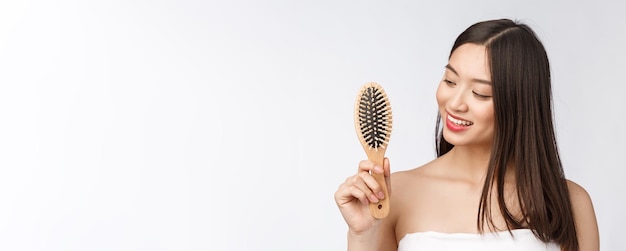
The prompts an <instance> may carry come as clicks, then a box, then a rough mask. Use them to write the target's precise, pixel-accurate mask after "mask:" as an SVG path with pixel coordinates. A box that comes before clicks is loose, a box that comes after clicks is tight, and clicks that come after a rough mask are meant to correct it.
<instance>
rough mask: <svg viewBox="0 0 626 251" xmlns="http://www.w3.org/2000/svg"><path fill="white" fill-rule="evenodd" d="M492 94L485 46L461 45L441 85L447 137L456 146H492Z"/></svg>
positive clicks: (439, 102)
mask: <svg viewBox="0 0 626 251" xmlns="http://www.w3.org/2000/svg"><path fill="white" fill-rule="evenodd" d="M492 95H493V94H492V85H491V76H490V70H489V61H488V59H487V51H486V48H485V46H482V45H476V44H469V43H468V44H463V45H461V46H459V47H457V49H456V50H454V52H453V53H452V55H451V57H450V60H449V61H448V65H446V70H445V74H444V75H443V79H442V80H441V83H440V84H439V87H438V88H437V103H438V104H439V113H440V114H441V118H442V119H443V122H444V125H445V126H444V127H443V137H444V138H445V139H446V141H448V142H450V143H451V144H453V145H455V146H485V147H490V146H491V142H492V139H493V132H494V123H495V122H494V111H493V98H492Z"/></svg>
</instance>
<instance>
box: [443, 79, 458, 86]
mask: <svg viewBox="0 0 626 251" xmlns="http://www.w3.org/2000/svg"><path fill="white" fill-rule="evenodd" d="M443 82H445V83H446V84H447V85H456V83H454V82H452V81H450V80H447V79H444V80H443Z"/></svg>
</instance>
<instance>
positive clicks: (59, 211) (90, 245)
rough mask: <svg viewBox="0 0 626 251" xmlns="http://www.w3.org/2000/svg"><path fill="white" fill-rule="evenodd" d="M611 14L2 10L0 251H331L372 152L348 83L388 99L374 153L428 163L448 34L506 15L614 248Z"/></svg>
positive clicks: (617, 25)
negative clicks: (548, 90) (544, 85)
mask: <svg viewBox="0 0 626 251" xmlns="http://www.w3.org/2000/svg"><path fill="white" fill-rule="evenodd" d="M625 9H626V8H625V5H624V3H623V1H622V2H620V1H552V2H547V1H526V0H524V1H393V2H391V1H222V2H215V1H208V2H207V1H190V0H178V1H173V0H170V1H139V0H132V1H129V0H112V1H71V0H59V1H9V0H5V1H2V2H0V119H1V121H0V250H343V249H345V236H346V235H345V233H346V230H347V228H346V226H345V224H344V222H343V220H342V218H341V216H340V214H339V211H338V210H337V208H336V206H335V204H334V200H333V193H334V191H335V189H336V188H337V186H338V185H339V184H340V183H341V182H342V181H343V180H344V179H345V177H347V176H349V175H351V174H352V173H354V171H355V170H356V166H357V163H358V161H359V160H360V159H363V158H365V155H364V153H363V151H362V149H361V146H360V145H359V143H358V141H357V138H356V134H355V132H354V126H353V117H352V116H353V102H354V98H355V97H356V93H357V91H358V88H359V87H360V86H361V85H362V84H364V83H366V82H368V81H375V82H378V83H380V84H381V85H383V87H384V88H385V90H386V91H387V93H388V95H389V97H390V99H391V103H392V107H393V112H394V131H393V135H392V138H391V142H390V146H389V150H388V152H387V156H388V157H389V158H391V164H392V169H393V170H394V171H397V170H406V169H410V168H414V167H417V166H420V165H422V164H424V163H426V162H427V161H429V160H431V159H432V158H434V156H435V153H434V147H433V145H434V143H433V137H434V126H435V116H436V105H435V98H434V94H435V93H434V92H435V88H436V86H437V83H438V81H439V80H440V77H441V75H442V74H443V66H444V65H445V64H446V62H447V57H448V53H449V50H450V47H451V46H452V42H453V41H454V39H455V38H456V36H457V35H458V34H459V33H460V32H461V31H463V30H464V29H465V28H466V27H467V26H469V25H470V24H472V23H474V22H477V21H481V20H485V19H493V18H511V19H519V20H521V21H524V22H526V23H527V24H529V25H530V26H531V27H532V28H533V29H535V31H536V32H537V33H538V35H539V37H540V38H541V39H542V41H543V42H544V44H545V46H546V48H547V50H548V53H549V57H550V60H551V64H552V70H553V85H554V105H555V118H556V126H557V133H558V143H559V144H560V149H561V153H562V159H563V162H564V166H565V171H566V175H567V177H568V178H570V179H572V180H574V181H576V182H578V183H579V184H581V185H582V186H583V187H585V188H586V189H587V191H588V192H589V193H590V194H591V196H592V199H593V201H594V204H595V209H596V213H597V218H598V223H599V227H600V237H601V246H602V250H624V249H626V244H624V241H623V236H624V233H626V231H624V230H623V229H624V226H625V225H626V220H625V219H626V217H625V216H624V212H625V211H626V199H625V198H626V196H624V192H626V184H625V182H624V178H623V177H624V176H623V172H624V170H623V169H624V168H625V167H626V165H625V164H624V161H623V158H622V156H624V152H625V151H624V150H626V149H625V147H624V141H626V133H625V132H624V128H623V127H624V122H625V119H624V117H625V115H626V114H625V112H624V109H625V108H626V101H624V100H625V99H624V95H625V92H626V87H625V84H626V83H625V81H624V79H625V77H624V70H625V64H624V58H626V49H625V47H624V45H625V44H626V18H625V17H624V13H623V12H624V10H625Z"/></svg>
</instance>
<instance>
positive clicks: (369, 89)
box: [354, 82, 392, 219]
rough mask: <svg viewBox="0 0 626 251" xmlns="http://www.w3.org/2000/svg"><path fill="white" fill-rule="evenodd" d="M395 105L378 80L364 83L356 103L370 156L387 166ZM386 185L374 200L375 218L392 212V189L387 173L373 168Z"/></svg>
mask: <svg viewBox="0 0 626 251" xmlns="http://www.w3.org/2000/svg"><path fill="white" fill-rule="evenodd" d="M391 118H392V117H391V105H390V103H389V99H388V97H387V93H385V90H383V88H382V87H381V86H380V85H379V84H377V83H374V82H370V83H366V84H364V85H363V86H361V89H360V90H359V93H358V95H357V98H356V103H355V105H354V126H355V129H356V133H357V136H358V138H359V141H360V142H361V145H362V146H363V150H365V154H367V159H369V160H370V161H372V162H374V164H376V165H377V166H380V167H382V166H383V160H384V158H385V151H386V150H387V145H388V144H389V138H390V137H391V124H392V123H391V122H392V119H391ZM371 175H372V176H373V177H374V179H376V181H377V182H378V184H380V186H382V190H383V193H384V194H385V198H384V199H382V200H379V201H378V203H371V204H370V213H371V214H372V216H373V217H374V218H377V219H381V218H385V217H386V216H387V215H388V214H389V191H387V182H385V175H384V174H378V173H374V172H371Z"/></svg>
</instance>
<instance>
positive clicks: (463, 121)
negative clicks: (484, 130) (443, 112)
mask: <svg viewBox="0 0 626 251" xmlns="http://www.w3.org/2000/svg"><path fill="white" fill-rule="evenodd" d="M448 120H450V122H452V123H454V124H455V125H460V126H471V125H473V124H474V123H472V122H469V121H465V120H460V119H455V118H453V117H451V116H450V115H448Z"/></svg>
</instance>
